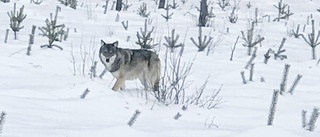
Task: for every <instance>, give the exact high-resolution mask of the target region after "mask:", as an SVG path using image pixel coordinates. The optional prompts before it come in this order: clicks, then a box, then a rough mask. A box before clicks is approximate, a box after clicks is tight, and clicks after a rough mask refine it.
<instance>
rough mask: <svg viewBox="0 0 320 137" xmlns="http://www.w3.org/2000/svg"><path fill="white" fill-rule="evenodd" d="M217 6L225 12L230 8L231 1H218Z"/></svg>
mask: <svg viewBox="0 0 320 137" xmlns="http://www.w3.org/2000/svg"><path fill="white" fill-rule="evenodd" d="M217 4H218V5H219V6H220V8H221V9H222V10H223V11H224V10H225V8H226V7H228V6H230V0H218V3H217Z"/></svg>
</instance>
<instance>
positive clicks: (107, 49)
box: [99, 40, 118, 62]
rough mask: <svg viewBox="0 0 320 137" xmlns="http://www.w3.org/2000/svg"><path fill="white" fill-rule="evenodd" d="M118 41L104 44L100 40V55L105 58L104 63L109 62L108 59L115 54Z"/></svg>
mask: <svg viewBox="0 0 320 137" xmlns="http://www.w3.org/2000/svg"><path fill="white" fill-rule="evenodd" d="M117 47H118V41H116V42H113V43H105V42H104V41H103V40H101V47H100V51H99V52H100V55H103V56H104V57H105V59H106V60H105V61H106V62H109V61H110V58H111V57H113V56H115V55H116V54H117Z"/></svg>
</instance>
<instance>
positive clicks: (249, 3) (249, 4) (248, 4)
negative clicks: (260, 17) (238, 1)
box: [246, 1, 252, 9]
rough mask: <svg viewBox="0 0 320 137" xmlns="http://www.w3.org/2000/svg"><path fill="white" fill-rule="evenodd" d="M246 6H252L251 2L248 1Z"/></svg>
mask: <svg viewBox="0 0 320 137" xmlns="http://www.w3.org/2000/svg"><path fill="white" fill-rule="evenodd" d="M246 6H247V8H248V9H250V8H251V7H252V5H251V2H250V1H249V2H248V3H247V5H246Z"/></svg>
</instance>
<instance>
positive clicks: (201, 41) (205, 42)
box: [190, 26, 213, 52]
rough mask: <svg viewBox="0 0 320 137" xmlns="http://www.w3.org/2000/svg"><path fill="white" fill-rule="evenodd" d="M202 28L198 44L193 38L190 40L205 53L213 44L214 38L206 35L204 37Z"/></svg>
mask: <svg viewBox="0 0 320 137" xmlns="http://www.w3.org/2000/svg"><path fill="white" fill-rule="evenodd" d="M202 35H203V34H202V28H201V27H200V26H199V36H198V42H196V41H195V40H194V39H193V37H191V38H190V40H191V41H192V43H193V44H194V45H195V46H196V47H198V51H199V52H201V51H204V49H205V48H206V47H207V46H208V45H209V44H211V42H212V40H213V38H212V37H211V36H209V38H208V36H207V35H205V36H204V37H203V36H202Z"/></svg>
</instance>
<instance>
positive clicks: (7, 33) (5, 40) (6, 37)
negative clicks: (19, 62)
mask: <svg viewBox="0 0 320 137" xmlns="http://www.w3.org/2000/svg"><path fill="white" fill-rule="evenodd" d="M8 35H9V29H6V36H5V37H4V43H7V41H8Z"/></svg>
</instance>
